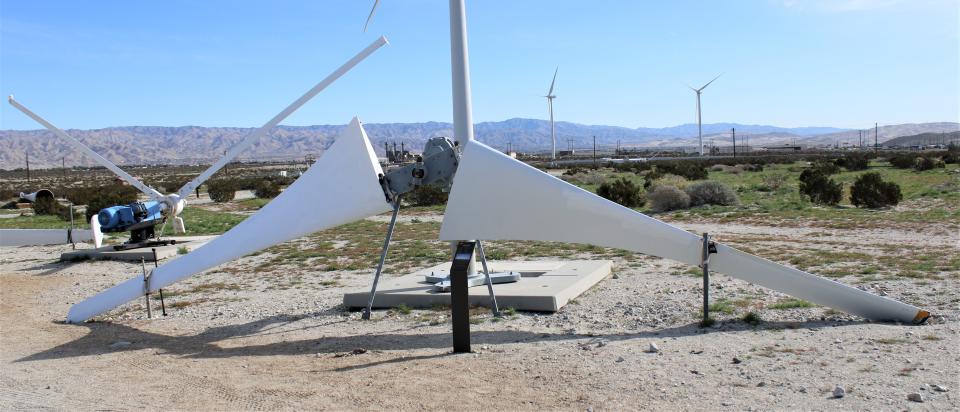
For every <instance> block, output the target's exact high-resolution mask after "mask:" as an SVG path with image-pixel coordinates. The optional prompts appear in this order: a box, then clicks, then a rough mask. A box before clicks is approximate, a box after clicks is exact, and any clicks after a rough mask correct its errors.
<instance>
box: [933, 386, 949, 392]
mask: <svg viewBox="0 0 960 412" xmlns="http://www.w3.org/2000/svg"><path fill="white" fill-rule="evenodd" d="M930 387H931V388H933V390H935V391H937V392H946V391H947V388H945V387H943V386H940V385H930Z"/></svg>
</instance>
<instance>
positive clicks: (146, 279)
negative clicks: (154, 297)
mask: <svg viewBox="0 0 960 412" xmlns="http://www.w3.org/2000/svg"><path fill="white" fill-rule="evenodd" d="M140 268H141V269H142V270H143V290H144V294H143V296H144V298H146V300H147V319H153V313H151V312H150V277H149V276H147V264H146V262H145V261H144V260H143V258H142V257H141V258H140Z"/></svg>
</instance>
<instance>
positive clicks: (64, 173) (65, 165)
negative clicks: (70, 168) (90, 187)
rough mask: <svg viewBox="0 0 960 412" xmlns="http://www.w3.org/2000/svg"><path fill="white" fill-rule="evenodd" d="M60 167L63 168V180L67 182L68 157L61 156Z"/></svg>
mask: <svg viewBox="0 0 960 412" xmlns="http://www.w3.org/2000/svg"><path fill="white" fill-rule="evenodd" d="M60 168H61V169H63V182H64V183H66V182H67V157H66V156H64V157H62V158H60Z"/></svg>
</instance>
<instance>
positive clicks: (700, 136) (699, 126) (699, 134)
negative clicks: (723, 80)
mask: <svg viewBox="0 0 960 412" xmlns="http://www.w3.org/2000/svg"><path fill="white" fill-rule="evenodd" d="M720 76H723V73H720V74H718V75H717V77H714V78H713V80H710V81H709V82H707V84H705V85H703V87H701V88H699V89H694V88H693V86H690V85H687V87H689V88H690V90H693V92H694V93H696V94H697V138H698V139H699V140H700V156H703V125H702V123H701V120H700V95H701V94H702V93H703V89H706V88H707V86H709V85H710V83H713V82H714V80H717V79H719V78H720Z"/></svg>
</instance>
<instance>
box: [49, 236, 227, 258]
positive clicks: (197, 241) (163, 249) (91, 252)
mask: <svg viewBox="0 0 960 412" xmlns="http://www.w3.org/2000/svg"><path fill="white" fill-rule="evenodd" d="M215 237H216V236H180V237H165V238H164V239H170V240H176V241H177V243H176V244H174V245H168V246H157V247H156V249H157V259H158V260H163V259H167V258H170V257H174V256H177V253H179V252H178V251H179V250H180V248H182V247H185V248H187V251H188V252H189V251H193V250H194V249H196V248H198V247H200V246H203V245H204V244H206V243H207V242H209V241H210V240H211V239H213V238H215ZM141 258H143V260H145V261H147V262H152V261H153V251H152V250H151V248H149V247H145V248H139V249H130V250H114V249H113V245H109V246H103V247H99V248H96V249H80V250H73V251H70V252H65V253H62V254H61V255H60V260H61V261H64V262H67V261H74V260H124V261H131V262H139V261H140V259H141Z"/></svg>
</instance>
